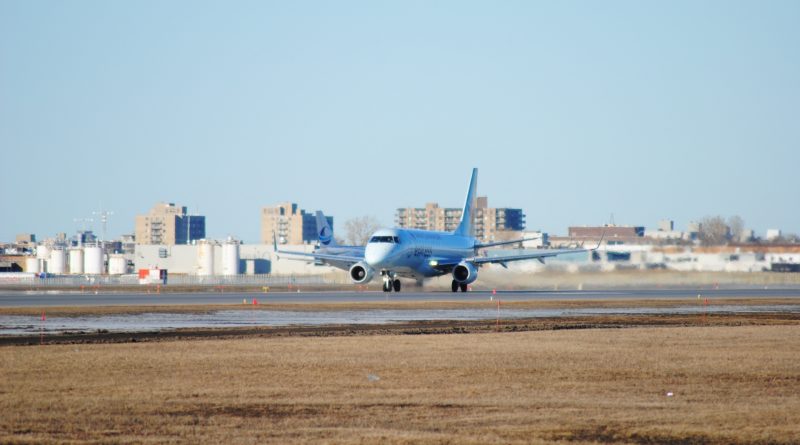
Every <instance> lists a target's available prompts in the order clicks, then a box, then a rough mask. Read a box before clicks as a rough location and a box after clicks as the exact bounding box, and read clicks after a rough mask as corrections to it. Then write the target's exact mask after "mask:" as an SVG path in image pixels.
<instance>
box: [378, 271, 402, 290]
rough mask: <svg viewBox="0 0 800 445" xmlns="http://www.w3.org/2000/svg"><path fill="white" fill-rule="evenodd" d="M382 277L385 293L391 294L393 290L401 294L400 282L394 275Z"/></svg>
mask: <svg viewBox="0 0 800 445" xmlns="http://www.w3.org/2000/svg"><path fill="white" fill-rule="evenodd" d="M382 275H383V291H384V292H391V291H392V290H394V291H395V292H400V280H398V279H397V278H395V277H394V274H393V273H391V272H389V273H382Z"/></svg>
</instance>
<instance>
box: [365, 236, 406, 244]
mask: <svg viewBox="0 0 800 445" xmlns="http://www.w3.org/2000/svg"><path fill="white" fill-rule="evenodd" d="M369 242H370V243H395V244H400V239H399V238H398V237H396V236H373V237H372V238H370V239H369Z"/></svg>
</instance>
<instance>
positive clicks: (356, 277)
mask: <svg viewBox="0 0 800 445" xmlns="http://www.w3.org/2000/svg"><path fill="white" fill-rule="evenodd" d="M373 275H375V269H373V268H371V267H369V264H367V263H365V262H363V261H361V262H358V263H356V264H353V265H352V266H350V279H351V280H353V282H354V283H356V284H365V283H369V282H370V281H371V280H372V276H373Z"/></svg>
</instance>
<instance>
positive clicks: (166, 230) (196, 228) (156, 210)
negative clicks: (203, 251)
mask: <svg viewBox="0 0 800 445" xmlns="http://www.w3.org/2000/svg"><path fill="white" fill-rule="evenodd" d="M135 236H136V244H166V245H174V244H190V243H192V242H193V241H197V240H200V239H203V238H205V237H206V217H205V216H200V215H190V214H189V213H188V212H187V211H186V207H181V206H176V205H175V204H174V203H164V202H159V203H158V204H156V205H155V206H153V208H152V209H151V210H150V213H148V214H147V215H136V229H135Z"/></svg>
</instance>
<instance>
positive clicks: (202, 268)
mask: <svg viewBox="0 0 800 445" xmlns="http://www.w3.org/2000/svg"><path fill="white" fill-rule="evenodd" d="M197 275H203V276H210V275H214V243H212V242H210V241H206V240H200V241H199V242H198V244H197Z"/></svg>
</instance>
